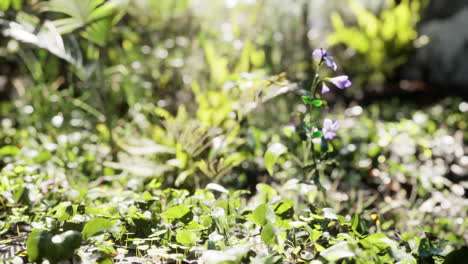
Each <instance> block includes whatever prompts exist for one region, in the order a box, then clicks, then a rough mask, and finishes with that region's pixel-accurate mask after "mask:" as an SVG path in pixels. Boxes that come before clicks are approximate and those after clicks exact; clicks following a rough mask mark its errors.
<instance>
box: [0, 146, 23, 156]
mask: <svg viewBox="0 0 468 264" xmlns="http://www.w3.org/2000/svg"><path fill="white" fill-rule="evenodd" d="M19 153H20V149H19V148H18V147H17V146H10V145H9V146H3V147H1V148H0V157H4V156H16V155H18V154H19Z"/></svg>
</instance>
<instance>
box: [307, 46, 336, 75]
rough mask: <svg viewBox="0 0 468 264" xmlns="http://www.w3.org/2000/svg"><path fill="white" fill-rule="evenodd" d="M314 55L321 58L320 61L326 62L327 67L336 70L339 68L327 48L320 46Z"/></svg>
mask: <svg viewBox="0 0 468 264" xmlns="http://www.w3.org/2000/svg"><path fill="white" fill-rule="evenodd" d="M312 56H314V57H315V58H317V59H318V60H320V63H322V62H325V64H326V65H327V67H329V68H331V69H333V70H334V71H336V69H337V68H338V66H337V65H336V63H335V62H334V61H333V56H331V55H330V54H329V53H328V51H327V50H325V49H322V48H320V49H316V50H314V51H313V52H312Z"/></svg>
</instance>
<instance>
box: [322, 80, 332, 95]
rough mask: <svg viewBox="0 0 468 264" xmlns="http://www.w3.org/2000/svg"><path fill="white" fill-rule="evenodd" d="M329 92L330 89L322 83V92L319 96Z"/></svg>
mask: <svg viewBox="0 0 468 264" xmlns="http://www.w3.org/2000/svg"><path fill="white" fill-rule="evenodd" d="M329 91H330V88H329V87H328V86H327V85H326V84H325V83H324V82H322V92H321V94H326V93H328V92H329Z"/></svg>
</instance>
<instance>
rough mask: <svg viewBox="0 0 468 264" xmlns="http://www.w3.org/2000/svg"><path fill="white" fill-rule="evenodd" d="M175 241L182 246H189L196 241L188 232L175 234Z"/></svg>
mask: <svg viewBox="0 0 468 264" xmlns="http://www.w3.org/2000/svg"><path fill="white" fill-rule="evenodd" d="M176 240H177V242H178V243H180V244H182V245H184V246H190V245H193V244H194V243H195V241H197V236H196V235H195V234H194V233H193V232H191V231H188V230H180V231H178V232H177V235H176Z"/></svg>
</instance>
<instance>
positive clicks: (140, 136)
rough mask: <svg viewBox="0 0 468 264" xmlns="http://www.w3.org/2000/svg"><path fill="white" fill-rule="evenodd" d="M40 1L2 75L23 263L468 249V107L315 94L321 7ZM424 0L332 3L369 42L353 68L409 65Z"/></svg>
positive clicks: (11, 207) (381, 71)
mask: <svg viewBox="0 0 468 264" xmlns="http://www.w3.org/2000/svg"><path fill="white" fill-rule="evenodd" d="M32 2H34V1H21V0H4V1H0V11H1V12H0V13H1V14H0V15H1V18H0V19H1V20H0V32H1V35H2V38H1V39H0V61H1V63H2V65H1V66H2V69H1V70H0V72H1V75H0V81H1V82H0V83H3V80H4V76H5V75H4V74H7V75H8V76H6V77H8V78H7V81H6V86H5V87H7V88H8V87H10V86H12V87H14V91H15V93H18V96H17V97H13V98H12V99H11V101H9V102H6V103H4V102H3V101H2V102H0V116H1V120H0V126H1V127H0V128H1V129H0V211H1V213H0V236H1V237H2V239H1V240H0V250H1V253H3V252H4V251H3V249H4V248H5V247H7V248H8V249H10V248H9V247H10V246H11V247H13V246H15V245H20V246H19V247H20V248H26V251H23V250H16V248H15V250H12V251H11V252H15V254H16V255H15V256H7V257H6V259H7V261H10V260H13V258H14V257H15V258H16V259H15V261H16V260H17V258H18V257H23V258H26V255H27V258H28V259H29V261H30V262H37V263H40V262H41V261H43V260H48V261H49V262H50V263H62V262H66V261H68V262H73V263H75V262H76V263H78V262H82V263H94V262H98V263H113V262H121V261H124V262H126V261H132V262H138V263H140V262H141V263H145V262H154V261H162V262H177V263H179V262H184V263H185V262H187V263H188V262H201V263H283V262H285V263H296V262H311V263H327V262H338V263H443V262H444V261H445V262H446V263H458V262H460V259H463V256H464V255H466V248H465V247H463V245H466V240H467V237H466V235H465V234H466V230H468V221H467V220H466V219H467V215H466V210H464V209H465V208H464V205H466V198H465V197H464V195H465V196H466V190H465V189H466V188H465V187H464V186H466V185H465V181H464V180H463V179H464V178H462V176H460V175H462V173H463V172H464V170H463V168H464V167H463V166H464V165H466V160H465V156H466V153H464V148H463V146H464V143H465V142H466V140H467V138H466V135H465V134H466V133H463V132H464V131H465V130H466V128H467V122H466V118H465V114H466V113H465V112H466V111H463V110H462V109H465V108H466V106H464V105H463V104H466V103H463V102H461V100H458V99H450V100H447V101H443V102H440V103H437V104H435V105H433V106H429V107H425V108H423V109H418V110H416V109H415V108H414V107H409V106H408V105H406V104H403V103H401V102H394V103H379V104H371V105H369V106H366V107H365V109H363V108H362V107H361V106H358V105H353V106H350V107H349V108H341V106H340V104H336V105H333V104H328V103H326V102H325V99H324V98H322V97H321V95H319V91H317V89H315V87H314V90H312V91H307V92H304V91H303V90H302V89H298V88H301V87H302V86H303V85H302V84H301V83H299V84H296V83H293V82H290V81H288V79H290V80H297V81H304V83H307V84H308V83H310V81H312V79H313V78H314V75H313V74H312V69H311V68H310V65H311V63H310V62H311V61H310V60H311V54H310V52H311V50H310V47H308V46H310V43H307V42H308V41H307V40H308V39H309V37H310V36H313V35H314V34H315V33H314V32H315V31H314V30H315V29H314V30H311V28H309V26H308V23H309V22H308V21H309V19H310V18H308V17H307V14H306V13H307V12H306V11H307V10H309V8H310V6H308V5H307V4H304V5H303V3H299V2H294V1H292V2H290V3H288V8H275V7H277V4H279V5H281V6H282V7H283V6H284V1H276V2H275V1H272V2H268V1H235V2H237V5H235V6H233V7H227V6H225V4H224V2H223V1H206V2H205V3H204V5H203V4H202V5H200V6H196V5H195V4H194V3H195V2H193V1H188V0H160V1H132V2H131V4H132V5H131V6H127V4H130V2H127V1H114V0H111V1H104V0H86V1H58V0H52V1H42V2H41V5H38V6H36V5H32V4H31V3H32ZM201 2H204V1H200V3H201ZM197 3H198V1H197ZM420 3H421V2H419V1H402V2H401V4H398V5H396V4H393V2H392V4H390V6H389V8H387V9H385V10H383V11H382V12H380V13H379V14H378V15H374V14H372V13H370V12H369V11H367V10H365V9H363V8H362V7H361V6H359V5H358V4H357V2H356V1H352V2H351V5H350V6H351V8H352V10H353V13H355V15H356V16H357V26H356V27H351V26H349V25H348V23H347V22H346V19H345V18H342V17H340V16H339V15H336V14H335V15H333V18H332V22H333V23H334V26H335V29H336V32H335V33H333V34H332V35H331V37H330V39H329V41H331V42H332V43H333V44H344V45H347V46H348V47H351V48H353V49H354V50H355V51H356V52H357V53H356V55H355V56H353V58H351V60H349V63H350V64H352V65H351V66H345V67H344V68H345V69H346V71H347V72H348V70H349V71H350V72H353V71H354V73H355V74H358V75H359V76H360V78H363V79H364V80H366V81H367V80H372V81H374V80H378V79H382V78H383V77H385V78H391V73H392V72H393V70H394V69H395V67H397V66H398V65H399V64H400V63H401V61H403V59H404V57H405V56H406V51H407V50H410V49H411V48H412V47H411V43H412V41H413V40H414V39H415V38H416V37H417V35H416V33H415V31H414V26H415V23H416V22H417V20H418V19H419V15H418V13H419V11H420ZM200 7H202V8H200ZM289 7H290V8H289ZM408 12H413V14H412V15H411V16H410V15H409V13H408ZM301 20H303V21H302V22H301ZM309 33H311V34H309ZM351 35H352V37H351ZM304 40H305V41H304ZM312 42H313V41H312ZM337 49H338V47H337ZM363 65H364V66H363ZM4 69H5V73H4V71H3V70H4ZM369 69H370V70H369ZM8 70H10V71H8ZM281 72H286V73H287V74H286V73H281ZM363 72H371V75H367V74H363ZM278 73H279V74H278ZM274 74H276V75H274ZM361 74H363V75H361ZM382 76H383V77H382ZM353 81H354V79H353ZM316 84H318V83H316ZM0 88H2V89H3V86H2V87H0ZM306 88H309V87H306ZM2 89H0V91H2V92H3V90H2ZM292 91H294V93H290V92H292ZM299 97H301V99H302V101H301V99H299ZM0 99H4V98H0ZM8 99H9V98H8ZM292 100H294V104H292V103H291V102H292ZM298 101H299V103H297V102H298ZM353 104H355V103H354V102H353ZM333 107H335V108H336V109H338V111H329V110H331V109H333ZM304 109H306V110H304ZM341 110H343V111H341ZM324 113H326V114H327V115H329V116H330V118H333V119H334V120H340V124H342V127H341V128H340V132H339V133H338V134H339V136H338V137H337V138H336V139H334V140H327V141H325V140H323V136H324V133H323V132H322V130H321V129H322V128H321V124H319V123H320V122H319V120H321V117H323V114H324ZM340 113H343V114H340ZM421 120H422V121H421ZM288 123H289V125H287V126H284V125H285V124H288ZM299 123H300V124H301V125H298V124H299ZM303 124H307V125H306V126H304V125H303ZM278 142H282V143H278ZM448 171H450V173H451V174H450V177H447V175H446V174H445V173H444V172H448ZM460 171H461V173H460ZM452 174H453V175H452ZM173 188H176V189H173ZM247 189H248V190H249V191H246V190H247ZM415 226H417V227H418V228H415ZM9 252H10V251H9ZM1 257H3V256H1ZM24 260H26V259H24Z"/></svg>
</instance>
